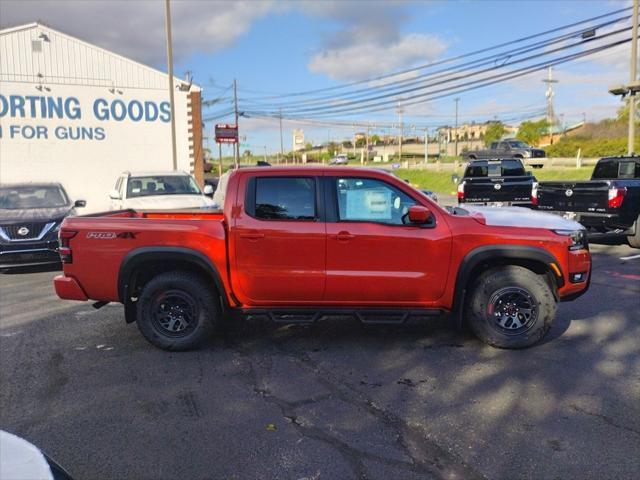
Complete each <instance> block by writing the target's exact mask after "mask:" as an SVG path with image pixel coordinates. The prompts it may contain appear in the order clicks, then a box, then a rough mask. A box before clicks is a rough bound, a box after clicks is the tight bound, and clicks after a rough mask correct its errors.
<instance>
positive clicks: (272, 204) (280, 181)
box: [246, 177, 316, 220]
mask: <svg viewBox="0 0 640 480" xmlns="http://www.w3.org/2000/svg"><path fill="white" fill-rule="evenodd" d="M247 191H248V192H250V193H251V195H252V196H253V197H254V198H252V199H251V198H247V201H246V205H247V213H248V214H249V215H251V216H252V217H254V218H258V219H261V220H315V219H316V182H315V179H313V178H306V177H259V178H255V179H252V180H251V181H250V185H249V188H248V190H247Z"/></svg>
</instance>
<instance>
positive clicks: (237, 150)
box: [233, 78, 240, 168]
mask: <svg viewBox="0 0 640 480" xmlns="http://www.w3.org/2000/svg"><path fill="white" fill-rule="evenodd" d="M233 113H234V115H235V118H236V129H237V132H238V141H237V142H236V148H235V164H236V168H238V165H240V128H238V89H237V85H236V79H235V78H234V79H233Z"/></svg>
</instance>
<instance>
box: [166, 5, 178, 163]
mask: <svg viewBox="0 0 640 480" xmlns="http://www.w3.org/2000/svg"><path fill="white" fill-rule="evenodd" d="M164 7H165V8H164V23H165V28H166V31H167V69H168V70H169V104H170V109H171V159H172V162H173V163H172V165H173V169H174V170H177V169H178V152H177V149H176V105H175V101H174V98H173V40H172V36H171V6H170V5H169V0H165V2H164Z"/></svg>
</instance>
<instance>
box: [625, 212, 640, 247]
mask: <svg viewBox="0 0 640 480" xmlns="http://www.w3.org/2000/svg"><path fill="white" fill-rule="evenodd" d="M627 242H629V245H631V246H632V247H633V248H640V215H638V219H637V220H636V233H634V234H633V235H627Z"/></svg>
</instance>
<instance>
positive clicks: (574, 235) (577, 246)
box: [554, 230, 589, 250]
mask: <svg viewBox="0 0 640 480" xmlns="http://www.w3.org/2000/svg"><path fill="white" fill-rule="evenodd" d="M554 232H555V233H557V234H558V235H564V236H567V237H569V239H570V240H571V244H570V245H569V250H582V249H586V250H588V249H589V242H588V241H587V232H586V231H585V230H554Z"/></svg>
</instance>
